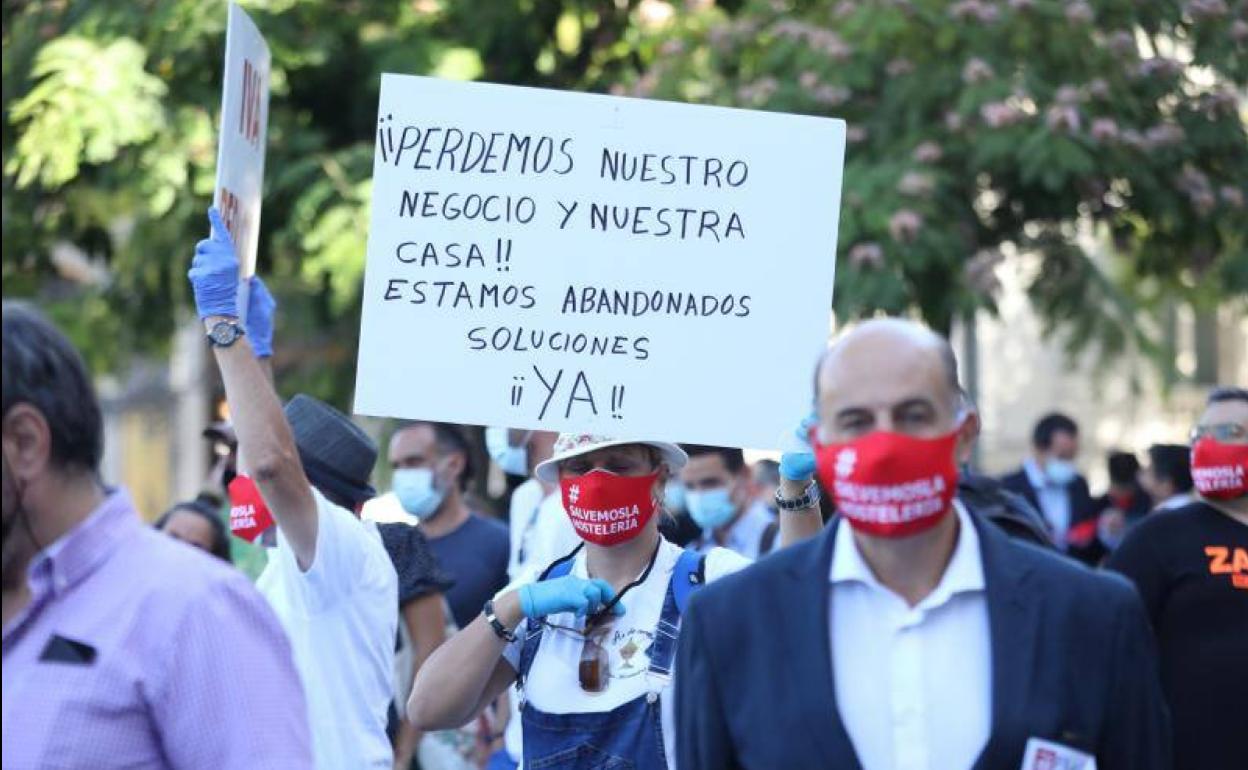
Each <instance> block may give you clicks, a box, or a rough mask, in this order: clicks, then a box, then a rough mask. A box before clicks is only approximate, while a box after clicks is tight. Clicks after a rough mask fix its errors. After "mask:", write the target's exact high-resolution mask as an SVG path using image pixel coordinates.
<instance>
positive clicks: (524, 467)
mask: <svg viewBox="0 0 1248 770" xmlns="http://www.w3.org/2000/svg"><path fill="white" fill-rule="evenodd" d="M508 433H509V431H508V429H507V428H486V429H485V451H486V452H488V453H489V455H490V458H491V459H493V460H494V462H496V463H498V467H499V468H501V469H502V471H503V473H507V474H510V475H512V476H527V475H529V453H528V452H527V451H526V450H525V447H524V445H525V443H526V442H528V440H529V437H528V434H527V433H526V434H525V437H524V441H521V442H520V446H512V445H511V443H510V442H509V441H508V440H507V435H508Z"/></svg>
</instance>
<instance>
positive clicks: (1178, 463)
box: [1148, 444, 1192, 493]
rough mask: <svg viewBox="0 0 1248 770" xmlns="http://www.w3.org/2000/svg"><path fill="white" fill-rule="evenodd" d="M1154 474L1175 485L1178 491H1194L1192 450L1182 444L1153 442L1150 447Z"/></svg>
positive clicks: (1149, 458)
mask: <svg viewBox="0 0 1248 770" xmlns="http://www.w3.org/2000/svg"><path fill="white" fill-rule="evenodd" d="M1148 462H1149V464H1150V465H1152V468H1153V476H1154V477H1156V478H1158V479H1161V480H1163V481H1169V482H1170V483H1171V484H1172V485H1174V489H1175V491H1176V492H1180V493H1181V492H1190V491H1192V461H1191V450H1190V449H1189V448H1188V447H1186V446H1184V445H1182V444H1153V445H1152V446H1150V447H1149V448H1148Z"/></svg>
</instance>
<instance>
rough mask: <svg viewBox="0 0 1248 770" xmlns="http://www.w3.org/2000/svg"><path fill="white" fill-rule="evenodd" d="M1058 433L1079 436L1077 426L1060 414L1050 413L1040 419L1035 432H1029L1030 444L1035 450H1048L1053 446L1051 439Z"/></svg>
mask: <svg viewBox="0 0 1248 770" xmlns="http://www.w3.org/2000/svg"><path fill="white" fill-rule="evenodd" d="M1059 433H1069V434H1070V435H1072V436H1078V435H1079V426H1078V425H1077V424H1076V423H1075V421H1074V420H1072V419H1070V418H1069V417H1067V416H1066V415H1064V414H1062V413H1061V412H1052V413H1050V414H1046V415H1045V416H1043V417H1041V418H1040V421H1039V422H1037V423H1036V427H1035V430H1033V431H1032V432H1031V443H1032V444H1033V445H1034V446H1035V447H1036V449H1048V448H1049V447H1051V446H1053V437H1054V436H1056V435H1057V434H1059Z"/></svg>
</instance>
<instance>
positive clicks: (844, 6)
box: [832, 0, 858, 19]
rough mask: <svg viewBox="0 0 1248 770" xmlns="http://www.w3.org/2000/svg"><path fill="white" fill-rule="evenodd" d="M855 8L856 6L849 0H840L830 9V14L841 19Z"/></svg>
mask: <svg viewBox="0 0 1248 770" xmlns="http://www.w3.org/2000/svg"><path fill="white" fill-rule="evenodd" d="M856 10H858V8H857V6H855V5H854V3H851V2H850V0H841V2H839V3H837V4H836V7H835V8H833V9H832V15H833V16H835V17H836V18H838V19H843V18H845V17H846V16H849V15H851V14H853V12H854V11H856Z"/></svg>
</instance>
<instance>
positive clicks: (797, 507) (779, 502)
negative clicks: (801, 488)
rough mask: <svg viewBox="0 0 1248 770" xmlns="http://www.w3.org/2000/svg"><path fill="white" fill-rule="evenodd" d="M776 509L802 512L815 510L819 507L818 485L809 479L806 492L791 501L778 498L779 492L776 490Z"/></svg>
mask: <svg viewBox="0 0 1248 770" xmlns="http://www.w3.org/2000/svg"><path fill="white" fill-rule="evenodd" d="M776 507H777V508H779V509H780V510H782V511H804V510H807V509H810V508H815V509H817V508H818V507H819V485H818V484H816V483H815V481H814V479H811V481H810V484H809V485H807V487H806V491H805V492H803V493H802V494H800V495H798V496H797V497H795V498H793V499H789V498H787V497H781V496H780V490H779V489H777V490H776Z"/></svg>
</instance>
